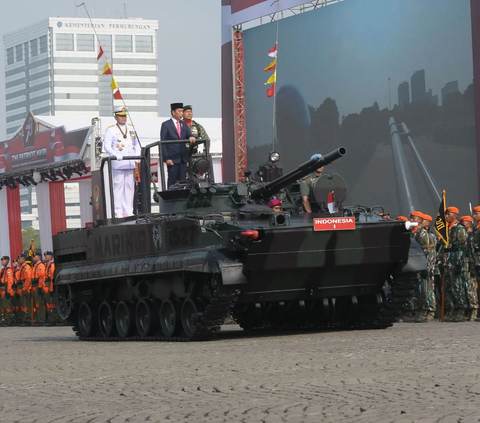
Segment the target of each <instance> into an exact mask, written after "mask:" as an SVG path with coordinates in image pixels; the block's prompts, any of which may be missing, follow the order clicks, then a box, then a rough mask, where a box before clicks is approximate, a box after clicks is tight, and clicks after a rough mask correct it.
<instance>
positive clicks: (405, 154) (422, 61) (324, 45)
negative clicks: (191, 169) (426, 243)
mask: <svg viewBox="0 0 480 423" xmlns="http://www.w3.org/2000/svg"><path fill="white" fill-rule="evenodd" d="M378 16H382V19H381V20H378V19H377V18H378ZM479 22H480V3H479V2H478V1H474V0H424V1H422V2H418V1H416V0H390V1H388V2H385V1H384V0H341V1H336V0H323V1H305V0H277V1H274V0H222V130H223V153H224V154H223V163H224V166H223V179H224V180H236V181H240V180H243V177H244V172H245V170H247V169H249V170H251V171H254V170H255V169H257V168H258V166H260V165H261V164H262V163H264V162H265V160H266V159H267V156H268V153H269V152H271V151H272V150H276V151H278V152H279V153H280V157H281V164H282V166H283V168H284V171H287V172H288V171H291V170H292V167H294V166H296V165H297V164H298V163H300V162H302V161H305V160H307V159H308V158H309V157H310V155H312V154H314V153H324V152H325V151H331V150H333V149H335V148H338V147H339V146H345V147H346V148H347V150H348V151H349V157H350V159H347V160H345V161H342V162H341V163H340V162H339V163H335V165H333V166H332V170H333V171H336V172H338V173H339V174H341V175H342V177H343V178H344V179H345V181H346V183H347V186H348V197H347V200H346V201H347V202H348V203H349V204H366V205H370V206H373V205H377V204H381V205H382V206H384V207H385V211H386V212H388V213H389V214H390V215H399V214H404V215H408V213H409V212H410V211H411V210H412V209H415V210H421V211H423V212H425V213H428V214H431V215H435V214H436V212H437V210H438V204H439V195H440V194H441V192H442V190H445V191H446V198H447V203H448V205H453V206H457V207H458V208H459V209H460V210H461V214H462V215H467V214H469V213H470V212H469V208H468V204H469V203H472V204H478V202H479V190H480V183H479V180H480V176H479V175H480V173H479V168H480V148H479V146H480V125H477V124H476V123H477V122H480V83H478V81H480V41H479V40H480V37H479V34H480V24H479ZM452 34H453V36H452ZM446 38H448V43H445V42H444V41H443V40H445V39H446ZM272 49H274V50H272ZM268 56H271V57H270V58H269V57H268ZM272 57H274V59H272ZM264 71H267V72H264ZM270 71H271V72H270ZM267 89H268V92H267ZM397 93H398V96H397ZM446 169H448V171H446ZM451 172H453V173H451ZM452 174H454V175H455V177H451V175H452ZM463 181H468V183H466V184H465V183H463ZM460 186H461V189H460V188H459V187H460Z"/></svg>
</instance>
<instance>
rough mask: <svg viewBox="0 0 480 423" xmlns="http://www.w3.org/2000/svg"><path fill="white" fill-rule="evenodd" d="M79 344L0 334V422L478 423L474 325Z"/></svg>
mask: <svg viewBox="0 0 480 423" xmlns="http://www.w3.org/2000/svg"><path fill="white" fill-rule="evenodd" d="M225 329H227V330H226V331H223V332H222V334H221V336H220V339H219V340H216V341H211V342H202V343H186V344H177V343H82V342H80V341H77V340H76V338H75V337H74V335H73V332H71V330H70V328H66V327H60V328H0V357H1V362H2V370H1V372H0V421H1V422H9V423H10V422H59V423H60V422H80V423H83V422H85V423H86V422H112V423H117V422H147V421H148V422H224V421H228V422H295V423H296V422H340V421H342V422H344V421H351V422H368V423H373V422H425V423H426V422H462V423H466V422H480V377H479V369H478V366H479V355H480V336H479V333H480V323H462V324H455V323H446V324H440V323H431V324H407V323H404V324H398V325H396V326H395V327H394V328H390V329H387V330H383V331H358V332H333V333H307V334H305V333H303V334H298V333H297V334H291V335H282V336H277V335H272V336H268V337H254V336H247V335H246V334H245V333H244V332H242V331H240V330H238V328H237V327H235V326H226V327H225Z"/></svg>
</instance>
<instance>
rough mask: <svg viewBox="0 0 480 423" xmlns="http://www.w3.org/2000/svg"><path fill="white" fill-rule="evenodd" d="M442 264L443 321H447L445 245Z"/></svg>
mask: <svg viewBox="0 0 480 423" xmlns="http://www.w3.org/2000/svg"><path fill="white" fill-rule="evenodd" d="M442 264H443V272H442V319H441V321H442V323H444V322H445V246H443V248H442Z"/></svg>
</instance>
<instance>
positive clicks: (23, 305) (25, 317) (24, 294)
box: [16, 254, 32, 326]
mask: <svg viewBox="0 0 480 423" xmlns="http://www.w3.org/2000/svg"><path fill="white" fill-rule="evenodd" d="M18 264H19V268H18V271H17V278H16V280H17V296H18V297H19V300H20V311H19V314H18V317H17V319H18V321H19V322H20V323H21V324H22V326H23V325H28V324H29V323H31V321H32V320H31V315H30V302H31V300H30V295H31V287H32V268H31V267H30V266H29V265H28V264H27V256H26V255H25V254H20V255H19V256H18Z"/></svg>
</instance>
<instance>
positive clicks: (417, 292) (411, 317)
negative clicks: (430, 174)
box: [403, 211, 430, 322]
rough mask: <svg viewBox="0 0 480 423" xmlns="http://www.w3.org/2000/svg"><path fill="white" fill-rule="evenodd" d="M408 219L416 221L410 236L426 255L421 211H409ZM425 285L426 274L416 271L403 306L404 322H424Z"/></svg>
mask: <svg viewBox="0 0 480 423" xmlns="http://www.w3.org/2000/svg"><path fill="white" fill-rule="evenodd" d="M410 221H411V222H414V223H418V226H417V227H415V228H414V229H413V230H412V232H411V234H410V237H411V238H412V239H413V240H415V241H416V242H418V243H419V244H420V246H421V247H422V250H423V252H424V253H425V256H428V253H429V246H430V237H429V236H428V232H427V231H426V229H425V228H424V227H422V226H421V223H422V221H423V213H421V212H419V211H413V212H411V213H410ZM427 286H428V276H427V275H425V274H423V273H421V272H419V273H417V283H416V286H415V288H414V291H413V293H412V295H411V296H410V298H409V299H408V300H407V304H406V306H405V311H406V313H405V316H404V318H403V320H404V321H405V322H412V321H415V322H424V321H426V320H427V311H428V306H427Z"/></svg>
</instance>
